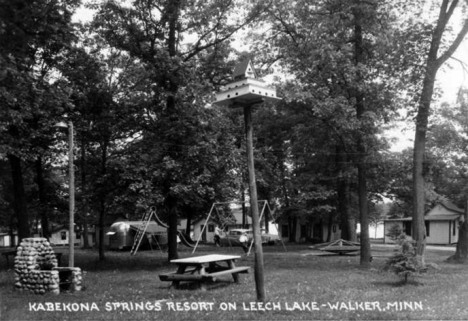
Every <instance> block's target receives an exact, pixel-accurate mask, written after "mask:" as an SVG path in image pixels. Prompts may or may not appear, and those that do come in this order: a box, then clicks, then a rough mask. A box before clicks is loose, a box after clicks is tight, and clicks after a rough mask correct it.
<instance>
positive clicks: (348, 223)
mask: <svg viewBox="0 0 468 321" xmlns="http://www.w3.org/2000/svg"><path fill="white" fill-rule="evenodd" d="M336 166H337V169H338V183H337V187H336V192H337V198H338V205H337V208H338V213H339V215H340V222H341V238H342V239H343V240H347V241H356V240H357V235H356V220H355V218H354V217H353V215H352V213H351V210H350V205H349V199H350V196H349V179H348V177H347V175H346V167H347V166H348V162H347V156H346V154H345V152H344V151H343V148H342V147H341V146H339V145H337V147H336Z"/></svg>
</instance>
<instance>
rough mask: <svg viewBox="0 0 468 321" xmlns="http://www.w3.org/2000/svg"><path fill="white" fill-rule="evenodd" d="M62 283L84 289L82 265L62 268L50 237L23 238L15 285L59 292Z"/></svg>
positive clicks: (16, 268) (19, 251) (41, 290)
mask: <svg viewBox="0 0 468 321" xmlns="http://www.w3.org/2000/svg"><path fill="white" fill-rule="evenodd" d="M62 279H63V280H62ZM61 283H62V284H63V283H64V284H66V285H68V289H69V290H72V291H80V290H81V283H82V276H81V269H80V268H61V267H60V268H59V267H58V264H57V257H56V256H55V253H54V250H53V249H52V247H51V246H50V243H49V242H48V241H47V239H45V238H26V239H23V240H22V241H21V244H20V245H19V246H18V248H17V250H16V256H15V287H16V288H17V289H18V290H25V291H29V292H30V293H35V294H44V293H46V292H52V293H54V294H59V293H60V284H61Z"/></svg>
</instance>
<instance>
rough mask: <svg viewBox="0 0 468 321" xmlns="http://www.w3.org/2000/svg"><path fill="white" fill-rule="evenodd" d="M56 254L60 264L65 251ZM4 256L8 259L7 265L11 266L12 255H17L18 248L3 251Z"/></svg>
mask: <svg viewBox="0 0 468 321" xmlns="http://www.w3.org/2000/svg"><path fill="white" fill-rule="evenodd" d="M54 254H55V257H56V258H57V264H58V266H60V265H61V260H62V254H63V253H60V252H55V253H54ZM2 256H4V257H5V259H6V261H7V267H8V266H10V256H13V257H15V256H16V250H13V251H7V252H3V253H2Z"/></svg>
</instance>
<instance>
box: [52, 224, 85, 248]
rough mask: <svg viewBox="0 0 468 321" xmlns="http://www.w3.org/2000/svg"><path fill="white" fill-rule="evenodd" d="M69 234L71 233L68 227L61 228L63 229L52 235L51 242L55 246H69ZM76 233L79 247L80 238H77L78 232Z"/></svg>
mask: <svg viewBox="0 0 468 321" xmlns="http://www.w3.org/2000/svg"><path fill="white" fill-rule="evenodd" d="M69 232H70V231H69V229H68V227H64V226H61V227H58V228H55V229H53V230H52V231H51V233H50V239H49V242H50V243H51V244H54V245H68V240H69V234H70V233H69ZM74 233H75V235H74V237H75V238H74V241H75V245H79V244H80V238H77V235H76V231H75V232H74Z"/></svg>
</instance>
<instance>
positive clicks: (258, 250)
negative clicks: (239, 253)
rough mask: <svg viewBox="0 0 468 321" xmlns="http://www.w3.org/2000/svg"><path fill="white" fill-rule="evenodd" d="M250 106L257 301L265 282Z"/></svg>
mask: <svg viewBox="0 0 468 321" xmlns="http://www.w3.org/2000/svg"><path fill="white" fill-rule="evenodd" d="M252 107H253V104H249V105H245V106H244V117H245V135H246V140H247V166H248V170H249V190H250V209H251V211H252V212H251V213H252V224H253V235H254V244H255V285H256V290H257V301H259V302H265V283H264V278H263V274H264V273H263V248H262V239H261V234H260V219H259V215H258V200H257V184H256V182H255V167H254V155H253V142H252V132H253V126H252Z"/></svg>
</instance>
